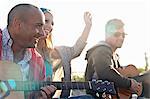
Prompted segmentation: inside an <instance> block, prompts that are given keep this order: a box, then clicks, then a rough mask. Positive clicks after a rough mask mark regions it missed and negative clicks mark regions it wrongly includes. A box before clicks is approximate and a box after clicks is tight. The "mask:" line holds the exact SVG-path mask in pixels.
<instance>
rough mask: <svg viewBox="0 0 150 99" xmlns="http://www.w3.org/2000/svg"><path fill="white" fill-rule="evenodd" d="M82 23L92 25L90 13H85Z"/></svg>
mask: <svg viewBox="0 0 150 99" xmlns="http://www.w3.org/2000/svg"><path fill="white" fill-rule="evenodd" d="M84 21H85V24H86V25H90V26H91V25H92V16H91V13H90V12H85V13H84Z"/></svg>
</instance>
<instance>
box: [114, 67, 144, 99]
mask: <svg viewBox="0 0 150 99" xmlns="http://www.w3.org/2000/svg"><path fill="white" fill-rule="evenodd" d="M117 71H118V72H119V73H120V74H121V75H123V76H125V77H129V78H130V77H135V76H138V75H139V74H140V72H139V71H138V69H137V68H136V67H135V66H134V65H132V64H129V65H128V66H126V67H123V68H117ZM141 93H142V88H140V90H139V91H138V93H137V95H141ZM118 95H119V97H120V99H129V98H130V97H131V95H132V92H131V91H130V90H127V89H123V88H119V89H118ZM115 98H116V97H113V99H115Z"/></svg>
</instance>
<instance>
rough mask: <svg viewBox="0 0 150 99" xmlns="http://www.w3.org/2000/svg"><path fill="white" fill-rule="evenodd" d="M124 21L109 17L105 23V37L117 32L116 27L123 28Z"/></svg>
mask: <svg viewBox="0 0 150 99" xmlns="http://www.w3.org/2000/svg"><path fill="white" fill-rule="evenodd" d="M123 26H124V23H123V22H122V21H121V20H120V19H111V20H109V21H108V22H107V23H106V25H105V37H106V38H107V37H110V36H113V35H114V34H115V32H117V30H118V29H121V28H123Z"/></svg>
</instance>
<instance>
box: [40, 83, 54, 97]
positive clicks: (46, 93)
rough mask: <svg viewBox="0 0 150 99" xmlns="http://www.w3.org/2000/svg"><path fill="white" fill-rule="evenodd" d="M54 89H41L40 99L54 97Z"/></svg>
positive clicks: (51, 87) (47, 87)
mask: <svg viewBox="0 0 150 99" xmlns="http://www.w3.org/2000/svg"><path fill="white" fill-rule="evenodd" d="M56 89H57V88H56V87H55V86H53V85H50V86H46V87H42V88H41V94H42V97H41V98H42V99H51V98H52V96H53V95H54V93H55V91H56Z"/></svg>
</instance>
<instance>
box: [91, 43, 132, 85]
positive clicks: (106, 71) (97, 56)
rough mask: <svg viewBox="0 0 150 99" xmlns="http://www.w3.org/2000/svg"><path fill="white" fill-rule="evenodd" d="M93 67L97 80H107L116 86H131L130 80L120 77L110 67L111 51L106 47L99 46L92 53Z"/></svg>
mask: <svg viewBox="0 0 150 99" xmlns="http://www.w3.org/2000/svg"><path fill="white" fill-rule="evenodd" d="M91 58H92V61H93V66H94V69H95V71H96V74H97V76H98V79H104V80H105V79H107V80H109V81H113V82H115V85H116V86H119V87H122V88H129V87H130V85H131V81H130V79H128V78H126V77H123V76H122V75H120V74H119V73H118V72H116V70H115V69H114V68H112V67H111V65H112V63H111V58H112V51H111V49H110V48H109V47H107V46H100V47H98V48H96V49H95V51H94V52H93V53H92V57H91Z"/></svg>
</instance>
